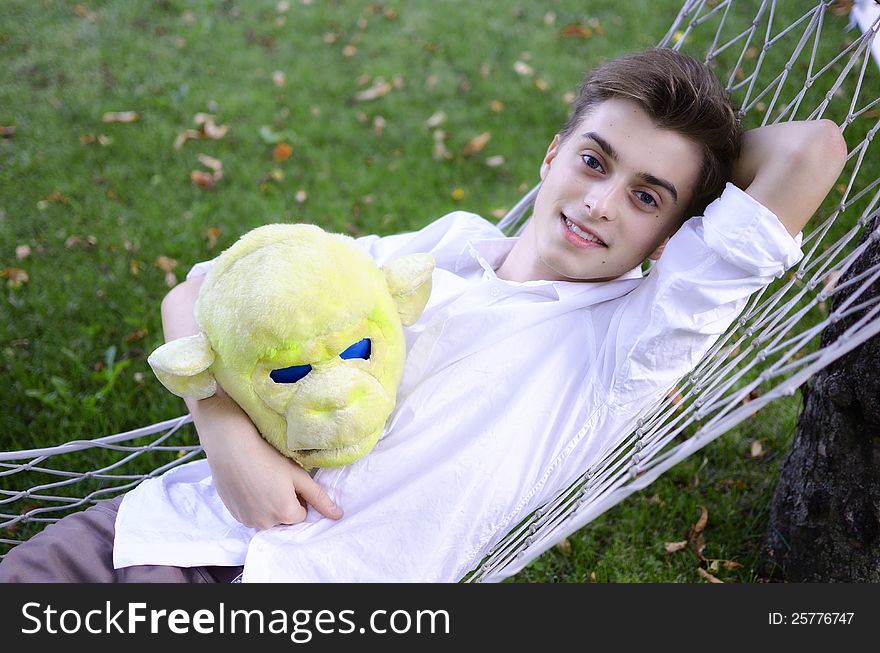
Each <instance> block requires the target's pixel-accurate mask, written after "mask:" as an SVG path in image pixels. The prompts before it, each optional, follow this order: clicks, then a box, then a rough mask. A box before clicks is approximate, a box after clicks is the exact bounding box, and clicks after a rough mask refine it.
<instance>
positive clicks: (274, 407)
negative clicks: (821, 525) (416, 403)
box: [148, 224, 434, 469]
mask: <svg viewBox="0 0 880 653" xmlns="http://www.w3.org/2000/svg"><path fill="white" fill-rule="evenodd" d="M433 269H434V260H433V258H432V257H431V256H430V255H428V254H411V255H408V256H403V257H401V258H399V259H396V260H394V261H391V262H389V263H387V264H386V265H384V266H383V267H382V268H381V269H380V268H378V267H377V266H376V264H375V263H374V262H373V260H372V258H370V256H369V255H368V254H367V253H366V252H365V251H364V250H363V249H361V248H360V247H359V246H358V245H357V244H355V242H354V240H353V239H352V238H350V237H348V236H344V235H341V234H330V233H327V232H325V231H324V230H322V229H321V228H319V227H316V226H314V225H307V224H272V225H267V226H264V227H258V228H257V229H254V230H252V231H250V232H248V233H246V234H245V235H244V236H242V237H241V238H240V239H239V240H238V242H236V243H235V244H234V245H232V247H230V248H229V249H227V250H226V251H224V252H223V253H222V254H221V255H220V257H219V258H218V259H217V261H216V263H215V265H214V267H213V268H212V269H211V270H210V272H209V273H208V275H207V276H206V278H205V280H204V283H203V284H202V287H201V290H200V291H199V296H198V299H197V301H196V307H195V316H196V320H197V321H198V324H199V327H200V329H201V333H199V334H198V335H195V336H190V337H187V338H180V339H178V340H173V341H171V342H168V343H166V344H164V345H162V346H161V347H159V348H158V349H156V350H155V351H154V352H153V353H152V354H151V355H150V357H149V358H148V362H149V364H150V366H151V367H152V368H153V371H154V372H155V374H156V376H157V377H158V378H159V380H160V381H161V382H162V384H163V385H164V386H165V387H166V388H168V389H169V390H170V391H171V392H173V393H174V394H176V395H179V396H181V397H192V398H196V399H204V398H206V397H210V396H211V395H213V394H214V393H215V392H216V389H217V383H218V382H219V383H220V385H221V386H222V387H223V389H224V390H225V391H226V393H227V394H229V396H231V397H232V398H233V399H234V400H235V401H236V403H238V405H239V406H241V407H242V408H243V409H244V410H245V411H246V412H247V414H248V415H249V416H250V418H251V420H252V421H253V422H254V424H255V425H256V427H257V429H258V430H259V431H260V433H261V434H262V436H263V437H264V438H265V439H266V440H267V441H268V442H269V443H270V444H272V446H274V447H275V448H276V449H278V450H279V451H281V452H282V453H283V454H284V455H286V456H289V457H290V458H293V459H294V460H296V461H297V462H298V463H300V464H301V465H302V466H303V467H305V468H307V469H308V468H311V467H336V466H340V465H346V464H349V463H352V462H354V461H355V460H357V459H358V458H360V457H362V456H364V455H366V454H367V453H368V452H369V451H370V450H371V449H372V448H373V446H374V445H375V444H376V442H377V441H378V439H379V437H380V436H381V434H382V430H383V428H384V426H385V422H386V420H387V419H388V417H389V416H390V414H391V411H392V410H393V409H394V405H395V398H396V394H397V386H398V384H399V382H400V378H401V376H402V374H403V363H404V354H405V342H404V336H403V326H408V325H410V324H412V323H413V322H415V321H416V320H417V319H418V317H419V316H420V315H421V313H422V311H423V310H424V308H425V304H426V303H427V301H428V296H429V294H430V292H431V273H432V271H433Z"/></svg>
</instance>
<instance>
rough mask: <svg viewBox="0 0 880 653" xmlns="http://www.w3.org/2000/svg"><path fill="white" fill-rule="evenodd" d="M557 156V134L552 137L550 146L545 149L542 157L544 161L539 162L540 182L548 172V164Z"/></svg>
mask: <svg viewBox="0 0 880 653" xmlns="http://www.w3.org/2000/svg"><path fill="white" fill-rule="evenodd" d="M557 154H559V134H556V136H554V137H553V140H552V141H550V145H549V146H548V147H547V154H545V155H544V160H543V161H541V180H542V181H543V179H544V177H546V176H547V172H549V170H550V164H551V163H552V162H553V159H555V158H556V155H557Z"/></svg>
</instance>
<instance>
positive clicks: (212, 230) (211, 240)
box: [205, 227, 223, 249]
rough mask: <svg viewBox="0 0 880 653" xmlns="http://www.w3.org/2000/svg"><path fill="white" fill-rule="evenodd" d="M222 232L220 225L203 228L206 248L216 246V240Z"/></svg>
mask: <svg viewBox="0 0 880 653" xmlns="http://www.w3.org/2000/svg"><path fill="white" fill-rule="evenodd" d="M221 233H223V230H222V229H220V227H208V228H207V230H205V240H207V241H208V249H214V248H215V247H217V241H218V240H219V238H220V234H221Z"/></svg>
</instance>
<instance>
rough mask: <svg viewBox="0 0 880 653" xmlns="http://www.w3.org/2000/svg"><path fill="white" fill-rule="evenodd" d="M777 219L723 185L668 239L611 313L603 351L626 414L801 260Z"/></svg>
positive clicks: (659, 392)
mask: <svg viewBox="0 0 880 653" xmlns="http://www.w3.org/2000/svg"><path fill="white" fill-rule="evenodd" d="M800 241H801V234H798V236H797V237H796V238H792V237H791V235H790V234H789V233H788V231H787V230H786V229H785V227H784V226H783V224H782V223H781V222H780V221H779V219H778V218H777V217H776V215H775V214H774V213H773V212H771V211H770V210H769V209H767V208H766V207H764V206H763V205H762V204H760V203H759V202H758V201H757V200H755V199H754V198H752V197H751V196H750V195H748V194H747V193H746V192H745V191H743V190H740V189H739V188H737V187H736V186H734V185H733V184H730V183H728V184H727V186H726V187H725V189H724V192H723V193H722V195H721V197H719V198H718V199H717V200H715V201H714V202H712V203H711V204H710V205H709V206H708V207H707V208H706V211H705V215H704V216H703V217H698V218H692V219H690V220H688V221H687V222H686V223H685V224H684V225H683V226H682V227H681V229H679V231H678V232H677V233H676V234H675V235H674V236H673V237H672V238H671V239H670V241H669V243H668V244H667V246H666V249H665V250H664V252H663V254H662V256H661V257H660V259H659V260H658V261H657V263H656V265H655V266H654V268H653V269H652V270H651V272H650V274H648V276H647V277H646V278H645V279H644V281H643V282H642V283H641V284H640V285H639V286H638V287H637V288H636V289H635V290H633V291H632V292H631V293H629V294H628V295H627V296H626V297H625V298H624V299H623V300H622V301H621V302H619V303H618V305H617V306H616V307H615V308H614V309H613V310H614V313H613V315H612V318H611V324H610V328H609V329H608V333H609V334H610V335H609V336H608V338H607V340H606V342H605V344H604V347H602V348H601V349H600V352H599V356H600V367H602V368H603V371H604V373H603V378H606V379H607V378H609V377H610V378H611V383H610V396H609V401H610V403H611V405H612V406H615V409H617V410H621V411H624V412H626V413H628V414H630V415H631V416H635V415H637V414H638V413H640V412H641V411H642V410H643V409H644V408H645V407H646V406H648V405H650V404H652V403H653V402H655V401H656V400H658V399H659V398H661V397H662V396H663V394H664V393H665V392H666V391H668V390H670V389H671V388H672V387H673V386H674V384H675V383H676V382H678V380H679V379H680V378H681V377H682V376H684V375H685V374H687V373H688V372H689V371H690V370H691V369H693V368H694V366H695V365H696V364H697V363H698V362H699V360H700V359H701V358H702V357H703V355H704V354H705V353H706V352H707V351H708V350H709V349H710V348H711V346H712V345H713V344H714V343H715V341H716V340H717V339H718V337H719V336H720V335H721V334H722V333H724V332H725V330H726V329H727V328H728V327H729V326H730V324H732V323H733V321H734V320H735V319H736V318H737V316H738V315H739V313H740V312H741V311H742V309H743V308H744V307H745V305H746V301H747V300H748V298H749V296H750V295H751V294H752V293H754V292H756V291H757V290H759V289H761V288H763V287H764V286H766V285H767V284H769V283H770V282H771V281H773V280H774V279H775V278H779V277H781V276H782V275H783V273H784V272H785V270H787V269H788V268H790V267H791V266H793V265H794V264H796V263H797V262H798V261H799V260H800V259H801V257H802V255H803V254H802V252H801V250H800Z"/></svg>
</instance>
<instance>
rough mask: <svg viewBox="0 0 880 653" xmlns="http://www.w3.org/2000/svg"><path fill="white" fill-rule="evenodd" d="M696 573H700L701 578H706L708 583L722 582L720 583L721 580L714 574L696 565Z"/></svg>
mask: <svg viewBox="0 0 880 653" xmlns="http://www.w3.org/2000/svg"><path fill="white" fill-rule="evenodd" d="M697 573H698V574H699V575H700V577H701V578H703V579H704V580H706V581H708V582H710V583H722V584H723V583H724V581H723V580H721V579H719V578H716V577H715V576H713V575H712V574H710V573H709V572H708V571H706V570H705V569H703V568H702V567H697Z"/></svg>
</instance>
